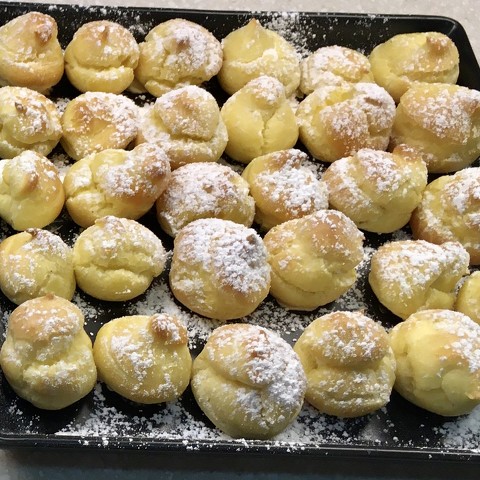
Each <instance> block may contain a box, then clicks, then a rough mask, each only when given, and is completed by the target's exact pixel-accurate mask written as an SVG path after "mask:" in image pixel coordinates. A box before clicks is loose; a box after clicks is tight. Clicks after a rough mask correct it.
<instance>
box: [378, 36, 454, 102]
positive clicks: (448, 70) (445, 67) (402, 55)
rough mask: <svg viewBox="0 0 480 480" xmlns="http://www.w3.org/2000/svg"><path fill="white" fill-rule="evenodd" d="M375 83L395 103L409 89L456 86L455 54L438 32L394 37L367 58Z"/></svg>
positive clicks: (449, 40)
mask: <svg viewBox="0 0 480 480" xmlns="http://www.w3.org/2000/svg"><path fill="white" fill-rule="evenodd" d="M369 59H370V64H371V67H372V72H373V76H374V77H375V82H376V83H378V85H381V86H382V87H383V88H385V90H387V92H388V93H389V94H390V95H391V96H392V97H393V98H394V100H395V101H396V102H397V103H398V102H399V101H400V97H401V96H402V95H403V94H404V93H405V92H406V91H407V90H408V89H409V88H410V87H411V86H412V85H416V84H417V83H419V82H422V83H437V82H441V83H456V82H457V79H458V73H459V62H460V59H459V56H458V50H457V47H456V46H455V44H454V43H453V41H452V40H451V39H450V38H449V37H447V36H446V35H445V34H443V33H440V32H414V33H402V34H399V35H395V36H394V37H392V38H390V39H389V40H387V41H386V42H384V43H381V44H380V45H377V46H376V47H375V48H374V49H373V50H372V52H371V53H370V56H369Z"/></svg>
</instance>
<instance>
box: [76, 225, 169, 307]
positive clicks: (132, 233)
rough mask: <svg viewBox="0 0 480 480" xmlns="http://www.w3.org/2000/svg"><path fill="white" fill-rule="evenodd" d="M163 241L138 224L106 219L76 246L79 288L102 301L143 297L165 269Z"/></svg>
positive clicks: (88, 230)
mask: <svg viewBox="0 0 480 480" xmlns="http://www.w3.org/2000/svg"><path fill="white" fill-rule="evenodd" d="M165 261H166V252H165V249H164V247H163V245H162V242H161V240H160V239H159V238H158V237H157V236H156V235H155V234H154V233H153V232H151V231H150V230H149V229H148V228H146V227H144V226H143V225H141V224H140V223H138V222H136V221H135V220H130V219H126V218H117V217H113V216H107V217H103V218H100V219H98V220H97V221H96V222H95V224H94V225H92V226H91V227H88V228H87V229H86V230H84V231H83V232H82V233H81V234H80V235H79V236H78V238H77V240H76V241H75V244H74V246H73V266H74V269H75V278H76V280H77V285H78V287H79V288H81V289H82V290H83V291H84V292H86V293H88V294H89V295H91V296H92V297H95V298H98V299H100V300H109V301H123V300H130V299H132V298H135V297H137V296H138V295H141V294H142V293H144V292H145V291H146V290H147V288H148V287H149V286H150V284H151V283H152V280H153V279H154V278H155V277H157V276H158V275H160V274H161V273H162V271H163V269H164V267H165Z"/></svg>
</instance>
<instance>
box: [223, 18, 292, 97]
mask: <svg viewBox="0 0 480 480" xmlns="http://www.w3.org/2000/svg"><path fill="white" fill-rule="evenodd" d="M222 46H223V64H222V68H221V70H220V72H218V75H217V78H218V81H219V82H220V86H221V87H222V88H223V89H224V90H225V91H226V92H227V93H228V94H230V95H232V94H233V93H235V92H237V91H238V90H240V89H241V88H242V87H243V86H244V85H246V84H247V83H248V82H250V81H251V80H253V79H254V78H256V77H260V76H262V75H268V76H270V77H274V78H276V79H277V80H278V81H279V82H280V83H281V84H282V85H283V86H284V87H285V94H286V96H287V97H290V96H292V95H294V94H295V92H296V90H297V88H298V85H299V83H300V57H299V55H298V53H297V52H296V50H295V47H294V46H293V45H291V44H290V43H289V42H288V41H287V40H285V39H284V38H283V37H282V36H281V35H279V34H278V33H277V32H274V31H273V30H269V29H268V28H264V27H263V26H262V25H261V23H260V22H259V21H258V20H257V19H255V18H252V19H251V20H250V21H249V22H248V23H247V24H246V25H245V26H243V27H241V28H238V29H236V30H234V31H233V32H230V33H229V34H228V35H227V36H226V37H225V38H224V39H223V40H222Z"/></svg>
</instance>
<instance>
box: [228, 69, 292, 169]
mask: <svg viewBox="0 0 480 480" xmlns="http://www.w3.org/2000/svg"><path fill="white" fill-rule="evenodd" d="M221 113H222V118H223V120H224V122H225V125H226V126H227V131H228V143H227V147H226V149H225V153H226V154H227V155H229V156H230V157H231V158H233V159H234V160H237V161H239V162H242V163H248V162H250V161H251V160H252V159H254V158H256V157H260V156H261V155H265V154H267V153H270V152H275V151H277V150H284V149H287V148H292V147H293V146H294V145H295V144H296V143H297V139H298V126H297V121H296V119H295V113H294V112H293V109H292V106H291V104H290V102H289V101H288V100H287V98H286V96H285V89H284V88H283V85H282V84H281V83H280V82H279V81H278V80H276V79H275V78H273V77H267V76H261V77H258V78H255V79H254V80H251V81H250V82H248V83H247V84H246V85H245V86H244V87H242V88H241V89H240V90H238V91H237V92H236V93H235V94H234V95H232V96H231V97H230V98H229V99H228V100H227V101H226V102H225V103H224V104H223V106H222V109H221Z"/></svg>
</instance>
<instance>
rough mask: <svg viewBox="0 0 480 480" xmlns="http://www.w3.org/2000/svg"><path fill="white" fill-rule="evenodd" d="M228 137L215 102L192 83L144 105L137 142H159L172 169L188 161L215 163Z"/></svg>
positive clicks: (211, 96)
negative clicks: (168, 158)
mask: <svg viewBox="0 0 480 480" xmlns="http://www.w3.org/2000/svg"><path fill="white" fill-rule="evenodd" d="M227 140H228V134H227V128H226V127H225V123H224V122H223V120H222V117H221V115H220V109H219V107H218V104H217V101H216V100H215V98H214V97H213V95H212V94H211V93H208V92H207V91H206V90H204V89H203V88H200V87H197V86H195V85H191V86H188V87H183V88H178V89H176V90H172V91H170V92H168V93H165V94H163V95H162V96H161V97H159V98H157V100H156V101H155V103H154V104H153V105H152V106H148V107H145V108H144V112H143V114H142V115H141V120H140V124H139V129H138V136H137V139H136V143H137V144H138V143H143V142H151V143H158V144H159V145H160V146H161V147H162V148H163V149H165V151H166V152H167V154H168V156H169V157H170V164H171V167H172V170H175V169H176V168H178V167H180V166H182V165H185V164H187V163H193V162H216V161H217V160H218V159H219V158H220V157H221V155H222V153H223V151H224V150H225V146H226V145H227Z"/></svg>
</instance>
